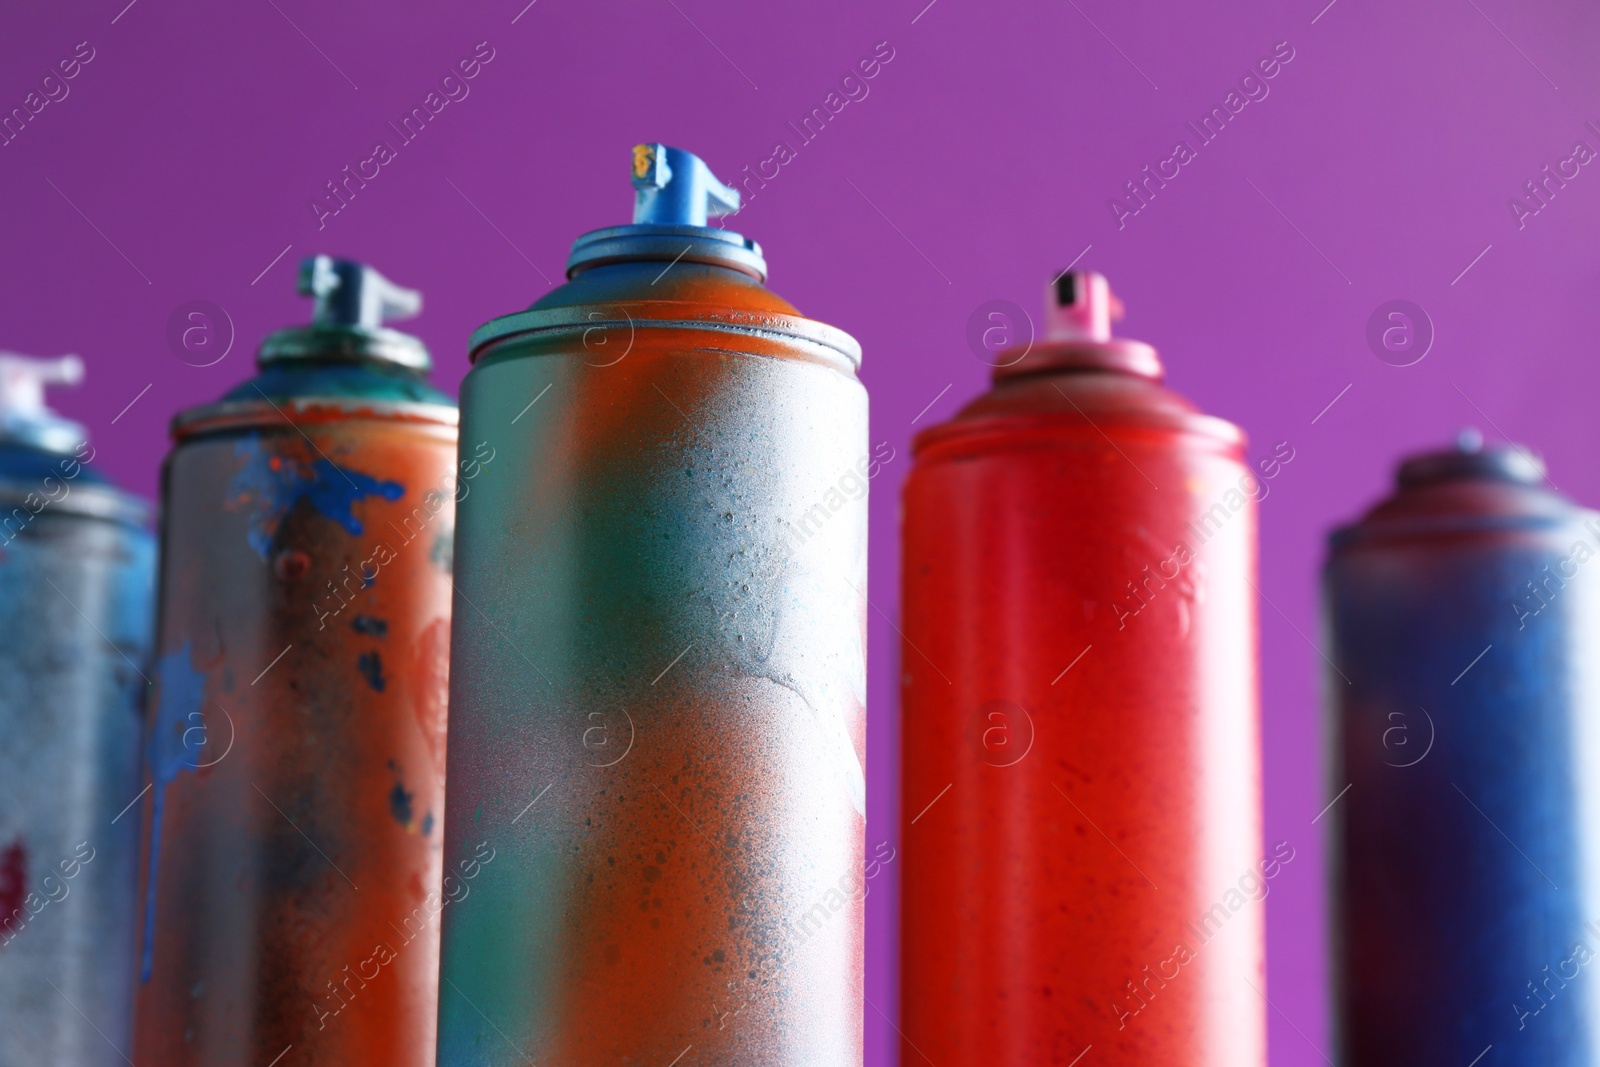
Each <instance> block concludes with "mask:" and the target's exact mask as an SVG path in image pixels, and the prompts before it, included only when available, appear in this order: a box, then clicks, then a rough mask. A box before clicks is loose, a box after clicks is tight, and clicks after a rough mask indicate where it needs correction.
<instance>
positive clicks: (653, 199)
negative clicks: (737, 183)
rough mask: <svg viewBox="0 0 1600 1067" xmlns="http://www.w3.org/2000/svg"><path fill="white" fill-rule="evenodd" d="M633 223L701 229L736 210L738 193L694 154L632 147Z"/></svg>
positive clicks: (665, 148) (662, 147)
mask: <svg viewBox="0 0 1600 1067" xmlns="http://www.w3.org/2000/svg"><path fill="white" fill-rule="evenodd" d="M633 188H634V195H633V221H634V224H635V225H638V224H640V223H649V224H654V225H663V226H704V225H705V224H706V220H707V219H714V218H718V217H720V216H722V215H731V214H733V213H734V212H736V211H738V210H739V191H738V190H737V189H732V188H729V187H728V186H726V185H723V184H722V183H721V182H719V181H718V180H717V176H716V175H715V174H712V173H711V168H710V167H708V166H706V164H705V161H704V160H702V159H701V158H700V157H699V156H697V155H695V154H694V153H693V152H686V151H684V150H683V149H681V148H671V147H669V146H667V145H664V144H636V145H634V146H633Z"/></svg>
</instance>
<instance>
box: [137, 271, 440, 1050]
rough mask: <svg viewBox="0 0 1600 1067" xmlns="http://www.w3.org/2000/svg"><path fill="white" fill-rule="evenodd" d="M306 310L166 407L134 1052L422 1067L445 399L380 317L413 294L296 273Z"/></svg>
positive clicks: (436, 898)
mask: <svg viewBox="0 0 1600 1067" xmlns="http://www.w3.org/2000/svg"><path fill="white" fill-rule="evenodd" d="M300 281H301V291H302V292H304V293H307V294H310V295H314V296H315V297H316V301H317V307H316V314H315V319H314V321H313V323H312V325H310V326H309V327H304V328H296V329H289V330H282V331H279V332H277V333H274V334H272V335H271V336H269V337H268V338H267V339H266V341H265V343H264V344H263V345H262V347H261V350H260V354H259V356H258V361H259V364H260V373H259V374H258V375H257V376H256V377H255V378H253V379H251V380H250V381H247V382H246V383H244V384H243V385H241V386H239V387H238V388H236V389H234V390H233V391H232V392H230V393H229V394H228V395H227V396H225V397H224V398H223V399H222V401H221V402H220V403H217V404H213V405H209V406H205V407H199V408H193V409H190V410H188V411H185V412H182V413H180V414H179V415H178V417H177V419H176V420H175V422H174V424H173V436H174V438H175V440H176V442H177V444H176V447H175V449H174V450H173V452H172V454H171V455H170V456H169V458H168V460H167V464H166V469H165V472H164V483H163V502H164V512H165V513H164V521H163V524H162V535H163V538H162V548H161V564H162V566H161V583H160V587H161V588H160V621H159V629H158V639H157V640H158V644H157V652H158V656H159V658H158V660H157V664H156V670H155V673H154V675H153V678H154V681H155V696H154V699H153V702H152V715H151V717H150V726H149V730H148V733H147V740H146V775H147V777H146V783H147V785H148V786H149V799H148V801H147V802H146V804H145V823H146V828H145V833H144V842H145V843H144V852H145V856H146V861H145V863H144V865H143V887H144V898H143V901H142V905H143V908H144V913H143V940H142V948H141V958H140V961H139V964H140V967H139V975H138V1007H137V1020H136V1040H135V1043H134V1051H133V1055H132V1060H133V1062H135V1063H138V1064H141V1065H146V1064H148V1065H155V1064H160V1065H162V1067H180V1065H194V1067H200V1065H204V1067H247V1065H248V1067H265V1065H267V1064H272V1063H278V1064H280V1067H299V1065H309V1064H315V1065H325V1067H327V1065H338V1067H349V1065H353V1064H385V1065H402V1067H427V1065H429V1064H431V1063H432V1062H433V1042H434V1033H435V1029H434V1028H435V1022H436V1013H435V1005H436V996H437V982H438V976H437V964H438V955H437V953H438V921H437V917H438V914H439V912H440V911H441V910H442V907H443V902H442V899H441V895H440V894H441V871H440V863H441V855H442V846H441V843H440V836H441V833H440V820H441V818H442V814H443V802H444V744H445V703H446V693H447V690H448V647H449V645H448V642H449V627H450V554H451V537H452V518H453V514H454V510H453V509H454V503H455V501H454V497H455V496H459V495H460V492H459V487H466V488H469V489H470V486H468V485H467V483H466V482H465V481H463V480H461V479H457V478H455V477H454V474H453V472H454V469H455V463H456V422H457V415H456V410H455V406H454V405H453V404H452V403H451V401H450V400H449V398H448V397H446V396H444V395H443V394H441V393H439V392H437V391H435V390H434V389H432V388H431V387H429V386H428V385H427V382H426V373H427V370H428V367H429V359H428V354H427V351H426V350H425V349H424V348H423V346H422V343H421V342H420V341H418V340H417V339H416V338H415V337H411V336H409V335H407V334H403V333H399V332H397V331H395V330H392V329H388V328H386V327H384V326H382V322H383V320H384V319H385V318H388V317H396V316H401V315H405V314H411V313H415V311H416V310H417V309H418V307H419V305H420V300H419V298H418V296H417V294H415V293H413V292H410V291H409V290H402V289H397V288H395V287H394V286H392V285H389V284H388V283H387V282H386V281H385V280H384V279H383V278H382V277H381V276H379V275H378V274H377V273H376V272H374V271H372V270H370V269H368V268H365V267H362V266H361V265H359V264H356V263H351V262H348V261H343V260H334V259H329V258H327V257H324V256H318V257H315V258H313V259H309V260H307V261H306V262H305V263H304V264H303V265H302V270H301V276H300Z"/></svg>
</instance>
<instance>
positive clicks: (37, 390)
mask: <svg viewBox="0 0 1600 1067" xmlns="http://www.w3.org/2000/svg"><path fill="white" fill-rule="evenodd" d="M81 381H83V360H81V359H79V358H78V357H77V356H61V357H59V358H56V359H35V358H34V357H32V356H22V355H18V354H17V353H15V352H0V415H6V416H10V415H21V416H24V417H26V416H30V415H36V414H39V413H42V412H48V411H49V410H50V409H49V408H48V407H46V406H45V402H44V387H45V386H47V385H77V384H78V383H79V382H81Z"/></svg>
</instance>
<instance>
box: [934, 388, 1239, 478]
mask: <svg viewBox="0 0 1600 1067" xmlns="http://www.w3.org/2000/svg"><path fill="white" fill-rule="evenodd" d="M1062 434H1081V435H1087V436H1089V437H1093V438H1096V439H1102V440H1112V439H1117V438H1129V437H1139V436H1148V435H1152V434H1154V435H1158V436H1171V435H1182V436H1188V437H1193V438H1196V439H1198V440H1199V441H1200V442H1201V443H1203V444H1205V445H1209V446H1210V447H1213V448H1215V449H1217V450H1218V451H1221V452H1224V453H1227V454H1229V455H1234V456H1242V455H1243V453H1244V448H1245V443H1246V438H1245V433H1244V431H1243V430H1242V429H1240V428H1239V427H1238V426H1236V425H1234V424H1233V423H1231V422H1229V421H1228V420H1226V419H1222V418H1218V417H1217V416H1214V415H1207V414H1205V413H1204V412H1202V411H1200V410H1199V408H1197V407H1195V405H1194V404H1193V403H1192V402H1190V401H1189V400H1188V399H1187V398H1185V397H1184V396H1183V395H1182V394H1180V393H1177V392H1175V391H1173V390H1171V389H1168V388H1167V387H1166V386H1165V385H1163V384H1161V382H1160V381H1158V380H1156V379H1154V378H1149V377H1144V376H1140V375H1132V374H1121V373H1113V372H1102V371H1089V372H1081V371H1044V372H1041V373H1037V374H1028V375H1011V376H1005V377H998V376H997V379H996V381H995V385H994V388H992V389H990V390H989V391H988V392H986V393H984V394H982V395H981V396H979V397H977V398H976V399H974V400H973V401H972V402H971V403H969V404H967V406H966V407H964V408H962V409H961V411H960V412H959V413H958V414H957V415H956V416H955V417H954V418H952V419H950V420H949V421H947V422H944V423H940V424H939V425H936V426H931V427H929V428H928V429H926V430H923V431H922V432H921V433H919V434H918V435H917V436H916V438H915V440H914V442H913V449H914V451H915V453H916V455H917V458H918V459H919V460H924V459H927V460H931V459H935V458H952V457H953V456H955V455H959V454H960V453H966V452H987V451H994V450H1000V449H1005V448H1016V447H1030V446H1031V445H1033V444H1036V443H1038V442H1039V441H1040V439H1042V438H1058V437H1060V436H1061V435H1062Z"/></svg>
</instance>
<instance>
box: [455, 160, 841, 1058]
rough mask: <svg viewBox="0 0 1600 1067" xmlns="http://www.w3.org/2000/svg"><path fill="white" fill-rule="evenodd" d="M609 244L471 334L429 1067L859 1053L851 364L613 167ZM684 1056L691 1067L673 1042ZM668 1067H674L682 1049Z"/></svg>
mask: <svg viewBox="0 0 1600 1067" xmlns="http://www.w3.org/2000/svg"><path fill="white" fill-rule="evenodd" d="M633 173H634V184H635V186H636V188H637V190H638V194H637V203H636V206H635V214H634V219H635V224H634V225H632V226H621V227H615V228H612V229H608V230H599V231H595V232H593V233H590V234H588V235H586V236H584V237H582V238H580V239H579V240H578V241H577V243H576V244H575V246H574V249H573V254H572V258H571V261H570V263H569V267H568V274H569V277H570V278H571V281H570V282H568V283H567V284H566V285H564V286H562V287H560V288H558V289H557V290H555V291H554V292H552V293H550V294H548V295H546V296H545V297H544V298H542V299H541V300H539V302H538V303H536V304H534V305H533V307H532V308H531V309H530V310H528V311H525V312H521V313H519V314H514V315H509V316H506V317H504V318H500V319H496V320H494V321H492V322H490V323H488V324H487V325H485V326H484V327H482V328H481V329H479V330H478V332H477V333H476V334H475V335H474V339H473V355H474V359H475V366H474V367H473V369H472V371H471V372H470V373H469V374H468V375H467V378H466V381H465V383H464V384H463V386H462V393H461V399H462V411H463V419H464V423H463V426H464V429H465V432H466V434H467V439H469V440H476V439H479V438H482V439H484V440H486V441H490V442H492V444H493V446H494V447H495V449H496V451H497V453H498V455H499V457H500V458H499V459H498V461H497V464H496V468H495V470H494V471H493V472H492V474H491V475H489V476H487V477H486V478H485V479H484V484H483V488H482V489H481V491H479V492H477V493H474V494H473V495H472V496H471V497H470V498H468V499H467V500H466V501H464V502H463V505H462V508H461V513H460V533H459V541H458V548H459V551H458V555H457V569H456V580H457V590H458V594H459V600H458V603H457V611H456V629H455V632H454V635H453V653H452V655H453V661H452V662H453V664H454V667H453V670H452V679H451V687H452V688H451V708H452V711H451V727H450V730H451V733H450V767H451V770H450V782H451V786H450V802H449V805H448V807H447V813H446V833H445V841H446V862H447V864H459V863H471V862H474V861H475V860H478V859H482V858H483V857H490V858H491V862H490V863H489V865H488V868H487V869H486V870H484V871H483V873H482V874H481V875H480V876H479V877H478V879H477V881H476V883H475V886H474V892H473V894H472V896H471V898H470V899H468V900H466V901H464V902H463V903H462V904H461V905H460V906H458V907H454V908H452V909H450V911H449V912H448V913H447V914H446V916H445V924H444V948H443V964H442V975H443V984H442V988H441V1004H440V1033H439V1062H440V1063H441V1064H449V1065H451V1067H463V1065H468V1064H471V1065H488V1064H496V1065H499V1064H509V1063H521V1062H523V1061H524V1058H531V1059H532V1060H533V1061H535V1062H539V1063H545V1062H550V1063H561V1064H566V1065H570V1067H591V1065H595V1067H598V1065H601V1064H605V1065H611V1064H617V1063H640V1064H647V1063H657V1064H661V1065H662V1067H666V1065H667V1064H670V1063H673V1062H675V1061H677V1060H680V1059H682V1060H683V1062H686V1063H687V1062H694V1063H700V1064H728V1065H732V1064H753V1063H762V1064H771V1065H774V1067H780V1065H792V1067H800V1065H805V1067H835V1065H839V1067H847V1065H852V1064H858V1063H859V1062H860V1060H861V1055H862V1032H861V1026H862V1016H861V1004H862V1001H861V950H862V932H861V924H862V914H863V910H864V909H863V906H862V903H861V901H862V898H863V897H864V896H865V893H866V888H865V885H864V877H865V876H864V873H863V851H864V849H863V842H864V833H865V821H864V808H865V791H864V777H863V772H862V767H863V752H864V746H865V738H864V707H865V691H864V682H865V667H864V662H865V659H864V651H863V650H864V647H865V625H866V618H865V613H866V602H865V599H864V594H865V592H866V585H865V579H866V514H867V509H866V479H867V477H868V469H869V461H870V457H869V456H868V454H867V437H866V431H867V399H866V395H865V391H864V390H863V389H862V387H861V384H860V382H859V381H858V380H857V378H856V373H855V372H856V366H857V364H858V362H859V358H860V351H859V348H858V346H857V345H856V343H855V342H854V341H853V340H851V338H849V337H848V336H846V335H845V334H843V333H841V332H840V331H838V330H836V329H833V328H832V327H828V326H825V325H822V324H821V323H818V322H814V321H811V320H809V319H806V318H803V317H801V316H800V315H799V313H798V312H796V311H795V309H794V308H793V307H791V306H790V305H789V304H787V303H785V302H784V301H782V300H781V299H779V298H778V297H777V296H775V295H774V294H772V293H771V292H770V291H769V290H767V289H766V288H765V287H764V286H763V285H762V280H763V279H764V277H765V273H766V272H765V266H764V263H763V261H762V258H761V254H760V250H759V248H758V247H757V246H756V245H755V243H754V242H751V241H747V240H745V239H744V238H741V237H739V236H738V235H736V234H731V233H727V232H725V231H722V230H719V229H715V228H711V227H707V226H705V225H704V223H705V221H706V219H707V215H708V211H707V205H708V201H710V206H711V209H712V210H711V213H712V214H722V213H724V212H725V211H726V210H730V209H731V208H732V207H733V206H734V205H736V204H737V195H736V194H735V193H734V191H733V190H731V189H726V188H724V187H722V186H720V185H719V184H717V183H716V182H715V179H713V178H711V177H710V174H709V172H708V171H707V170H706V168H705V165H704V164H703V163H702V162H701V161H700V160H699V159H697V158H696V157H694V156H693V155H691V154H689V153H687V152H682V151H680V150H678V149H670V148H666V147H664V146H661V145H641V146H639V147H637V148H636V149H634V169H633ZM691 1046H692V1049H693V1051H692V1052H690V1051H688V1050H689V1049H690V1048H691ZM691 1056H692V1060H691V1059H688V1058H686V1057H691Z"/></svg>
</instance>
